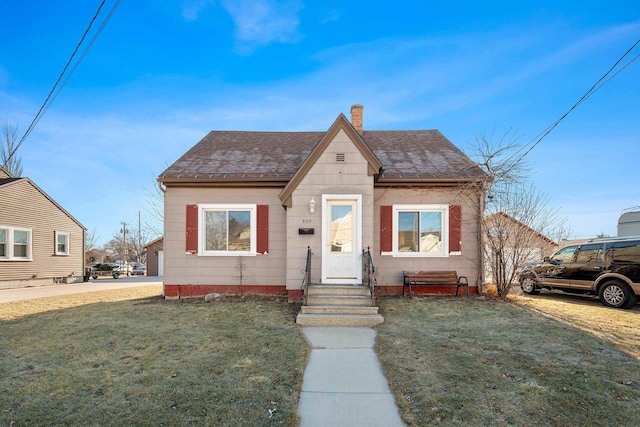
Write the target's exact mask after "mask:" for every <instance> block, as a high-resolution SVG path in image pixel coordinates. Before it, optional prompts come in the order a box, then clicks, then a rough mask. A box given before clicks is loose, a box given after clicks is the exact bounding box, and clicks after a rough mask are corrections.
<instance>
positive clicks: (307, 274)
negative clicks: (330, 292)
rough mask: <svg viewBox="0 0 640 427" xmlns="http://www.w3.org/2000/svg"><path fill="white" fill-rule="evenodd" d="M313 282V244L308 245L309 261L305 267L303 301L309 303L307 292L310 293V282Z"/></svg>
mask: <svg viewBox="0 0 640 427" xmlns="http://www.w3.org/2000/svg"><path fill="white" fill-rule="evenodd" d="M310 283H311V246H307V263H306V264H305V268H304V278H303V279H302V289H304V296H303V301H302V303H303V304H304V305H307V294H308V293H309V284H310Z"/></svg>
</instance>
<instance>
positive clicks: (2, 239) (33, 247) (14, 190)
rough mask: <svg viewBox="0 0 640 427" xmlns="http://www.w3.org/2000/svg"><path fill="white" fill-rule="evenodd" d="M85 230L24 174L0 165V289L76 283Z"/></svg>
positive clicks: (79, 272)
mask: <svg viewBox="0 0 640 427" xmlns="http://www.w3.org/2000/svg"><path fill="white" fill-rule="evenodd" d="M85 231H86V229H85V228H84V226H83V225H82V224H80V222H78V220H76V219H75V218H74V217H73V216H71V215H70V214H69V213H68V212H67V211H65V210H64V209H63V208H62V206H60V205H59V204H58V203H56V201H55V200H53V199H52V198H51V197H49V196H48V195H47V194H46V193H45V192H44V191H42V190H41V189H40V188H39V187H38V186H37V185H36V184H34V183H33V182H32V181H31V180H30V179H29V178H16V177H13V176H12V175H11V174H10V173H9V172H8V171H6V170H5V169H3V168H2V167H0V289H9V288H20V287H27V286H41V285H51V284H54V283H74V282H81V281H82V278H83V272H84V235H85Z"/></svg>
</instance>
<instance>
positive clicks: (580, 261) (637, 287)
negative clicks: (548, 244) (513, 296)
mask: <svg viewBox="0 0 640 427" xmlns="http://www.w3.org/2000/svg"><path fill="white" fill-rule="evenodd" d="M519 281H520V288H521V289H522V291H523V292H525V293H527V294H530V295H537V294H539V293H540V290H541V289H549V290H555V289H557V290H561V291H565V292H571V293H581V294H590V295H598V296H599V297H600V302H602V304H604V305H605V306H608V307H615V308H631V307H633V306H635V305H636V303H637V302H638V296H640V236H633V237H611V238H603V239H593V240H590V241H589V242H587V243H583V244H580V245H570V246H565V247H564V248H562V249H560V250H558V251H556V252H555V253H554V254H553V255H552V256H551V257H546V258H545V259H544V261H543V262H541V263H538V264H535V265H533V266H531V267H529V268H525V269H524V270H523V271H522V272H521V273H520V276H519Z"/></svg>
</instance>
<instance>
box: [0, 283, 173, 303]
mask: <svg viewBox="0 0 640 427" xmlns="http://www.w3.org/2000/svg"><path fill="white" fill-rule="evenodd" d="M154 284H155V285H161V284H162V277H158V276H136V277H121V278H120V279H98V280H90V281H88V282H86V283H71V284H68V285H52V286H36V287H31V288H19V289H0V304H1V303H3V302H11V301H23V300H29V299H34V298H44V297H52V296H58V295H70V294H80V293H83V292H93V291H106V290H110V289H123V288H134V287H136V286H145V285H154Z"/></svg>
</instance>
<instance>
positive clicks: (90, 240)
mask: <svg viewBox="0 0 640 427" xmlns="http://www.w3.org/2000/svg"><path fill="white" fill-rule="evenodd" d="M99 238H100V236H99V235H98V230H97V229H96V228H95V227H94V229H93V230H91V231H87V232H86V233H85V234H84V250H85V251H92V250H94V249H97V248H98V239H99Z"/></svg>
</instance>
